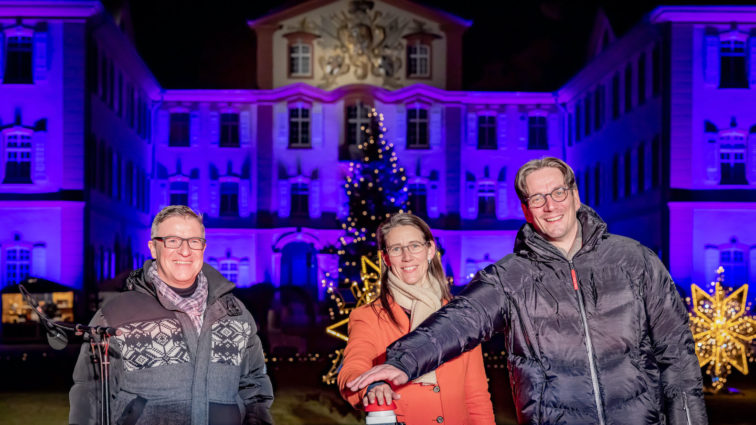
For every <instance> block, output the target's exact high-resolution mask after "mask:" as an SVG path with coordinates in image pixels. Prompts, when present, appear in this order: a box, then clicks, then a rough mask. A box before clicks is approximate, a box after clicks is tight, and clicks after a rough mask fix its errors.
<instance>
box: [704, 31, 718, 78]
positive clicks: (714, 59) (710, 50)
mask: <svg viewBox="0 0 756 425" xmlns="http://www.w3.org/2000/svg"><path fill="white" fill-rule="evenodd" d="M704 49H705V50H704V64H703V65H704V83H706V85H707V86H711V87H716V86H717V85H718V84H719V36H717V35H707V36H706V37H705V38H704Z"/></svg>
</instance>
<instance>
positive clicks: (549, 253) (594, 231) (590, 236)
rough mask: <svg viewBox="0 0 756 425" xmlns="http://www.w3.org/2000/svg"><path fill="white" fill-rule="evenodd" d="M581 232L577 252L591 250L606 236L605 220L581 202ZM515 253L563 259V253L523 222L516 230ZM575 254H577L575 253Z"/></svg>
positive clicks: (540, 258)
mask: <svg viewBox="0 0 756 425" xmlns="http://www.w3.org/2000/svg"><path fill="white" fill-rule="evenodd" d="M577 218H578V221H579V222H580V225H581V229H582V233H583V247H582V248H581V249H580V251H578V254H579V253H582V252H588V251H592V250H593V249H594V248H595V247H596V245H598V244H599V243H600V241H601V240H602V239H603V238H605V237H606V236H608V233H607V231H606V229H607V226H606V222H604V220H602V219H601V217H600V216H599V215H598V214H597V213H596V211H594V210H593V209H592V208H591V207H589V206H587V205H585V204H581V205H580V209H579V210H578V211H577ZM514 252H515V254H518V255H522V256H525V257H528V258H530V259H532V260H537V261H557V260H560V261H565V260H566V258H565V256H564V254H563V253H562V252H561V251H560V250H559V249H558V248H557V247H556V246H554V245H552V244H551V243H550V242H549V241H547V240H546V239H544V238H543V236H541V235H540V234H538V232H536V231H535V229H534V228H533V226H532V225H531V224H530V223H525V224H524V225H523V226H522V227H521V228H520V231H519V232H517V238H516V239H515V246H514ZM576 255H577V254H576Z"/></svg>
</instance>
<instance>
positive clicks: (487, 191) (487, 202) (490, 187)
mask: <svg viewBox="0 0 756 425" xmlns="http://www.w3.org/2000/svg"><path fill="white" fill-rule="evenodd" d="M478 218H496V185H495V184H493V183H487V182H481V183H479V184H478Z"/></svg>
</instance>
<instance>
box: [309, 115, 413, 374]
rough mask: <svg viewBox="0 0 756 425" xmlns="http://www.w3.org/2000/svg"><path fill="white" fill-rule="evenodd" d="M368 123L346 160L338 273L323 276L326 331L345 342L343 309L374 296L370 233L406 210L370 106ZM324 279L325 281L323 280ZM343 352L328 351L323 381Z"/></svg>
mask: <svg viewBox="0 0 756 425" xmlns="http://www.w3.org/2000/svg"><path fill="white" fill-rule="evenodd" d="M368 118H369V123H368V125H367V126H366V127H365V128H363V133H362V140H361V141H360V143H359V145H358V147H359V149H360V154H361V159H360V160H359V162H352V163H350V164H349V173H348V175H347V177H346V183H345V184H344V189H345V190H346V194H347V196H348V198H349V216H348V217H347V218H346V219H345V220H344V222H343V223H342V225H341V227H342V228H343V229H344V230H345V235H344V236H342V237H341V238H340V239H339V248H338V250H337V252H338V254H339V276H338V278H337V280H336V281H334V279H332V277H331V276H328V275H326V281H324V282H323V284H324V285H326V286H328V291H329V292H330V294H331V299H332V300H333V302H334V305H333V306H332V307H331V308H330V316H331V320H332V321H333V324H331V325H330V326H328V327H327V328H326V333H327V334H329V335H331V336H334V337H337V338H339V339H342V340H344V341H346V339H347V336H346V327H347V323H348V322H349V313H350V312H351V311H352V310H353V309H354V308H356V307H359V306H361V305H363V304H366V303H369V302H371V301H373V300H374V299H376V298H377V296H378V279H379V275H380V270H379V267H378V265H379V264H380V263H379V260H378V246H377V241H376V237H375V232H376V230H377V228H378V225H379V224H381V222H383V221H384V220H385V219H386V218H387V217H388V216H390V215H391V214H393V213H396V212H399V211H405V210H407V199H408V191H407V177H406V176H405V173H404V169H403V168H401V167H399V165H398V159H397V157H396V153H395V151H394V145H393V144H391V143H389V142H388V141H387V140H386V139H385V138H384V134H385V133H386V127H385V126H384V124H383V115H382V114H378V113H377V112H376V111H375V109H373V110H372V111H371V112H370V113H369V114H368ZM329 279H330V280H329ZM342 351H343V350H336V352H334V353H333V354H332V355H331V358H332V361H333V367H332V368H331V370H330V371H328V373H326V375H324V376H323V381H324V382H326V383H329V384H331V383H333V382H335V377H336V373H337V368H338V365H339V364H340V362H341V354H342Z"/></svg>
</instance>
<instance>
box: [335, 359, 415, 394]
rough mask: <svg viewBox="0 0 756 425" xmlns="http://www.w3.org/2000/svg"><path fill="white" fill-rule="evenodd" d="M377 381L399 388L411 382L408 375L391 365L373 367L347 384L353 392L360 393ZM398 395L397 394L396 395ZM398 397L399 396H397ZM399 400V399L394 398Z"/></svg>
mask: <svg viewBox="0 0 756 425" xmlns="http://www.w3.org/2000/svg"><path fill="white" fill-rule="evenodd" d="M376 381H386V382H390V383H391V384H393V385H394V387H398V386H400V385H404V384H406V383H407V381H409V377H408V376H407V374H406V373H404V372H402V371H401V370H399V369H398V368H396V367H394V366H391V365H389V364H382V365H378V366H373V368H372V369H370V370H368V371H367V372H365V373H363V374H362V375H360V376H358V377H356V378H354V379H352V380H351V381H349V382H347V387H349V389H350V390H352V391H358V390H360V389H362V388H365V387H367V386H368V385H370V384H372V383H373V382H376ZM394 394H396V393H394ZM397 395H398V394H397ZM394 398H398V397H394Z"/></svg>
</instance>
